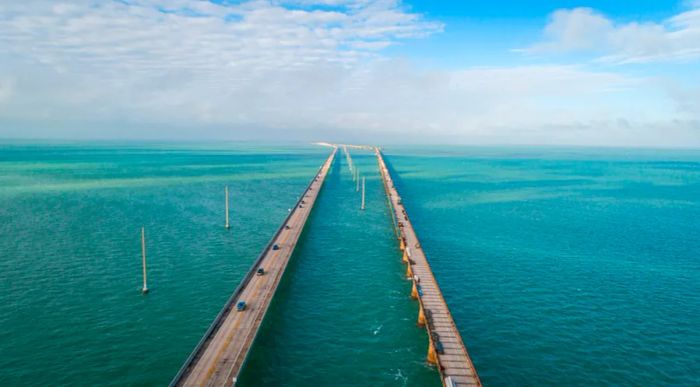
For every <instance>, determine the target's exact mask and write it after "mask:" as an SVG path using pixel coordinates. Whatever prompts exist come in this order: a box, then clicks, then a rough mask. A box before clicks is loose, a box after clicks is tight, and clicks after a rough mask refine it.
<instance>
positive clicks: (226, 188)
mask: <svg viewBox="0 0 700 387" xmlns="http://www.w3.org/2000/svg"><path fill="white" fill-rule="evenodd" d="M224 192H225V194H226V210H225V212H226V225H225V226H224V227H226V229H229V228H231V225H230V224H229V222H228V186H225V187H224Z"/></svg>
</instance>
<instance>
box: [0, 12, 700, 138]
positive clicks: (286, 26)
mask: <svg viewBox="0 0 700 387" xmlns="http://www.w3.org/2000/svg"><path fill="white" fill-rule="evenodd" d="M0 138H24V139H90V140H95V139H97V140H108V139H116V140H120V139H148V140H196V141H207V140H255V141H257V140H261V141H338V142H359V143H413V144H477V145H478V144H489V145H531V144H537V145H584V146H633V147H634V146H640V147H700V0H680V1H670V0H668V1H665V0H653V1H652V0H637V1H632V0H630V1H625V0H618V1H604V0H595V1H594V0H591V1H587V2H583V1H573V0H529V1H526V0H521V1H498V0H491V1H486V0H470V1H432V0H413V1H410V0H407V1H392V0H378V1H373V0H290V1H283V0H279V1H271V0H267V1H264V0H251V1H225V0H218V1H195V0H118V1H117V0H115V1H109V0H100V1H96V0H94V1H90V0H73V1H68V2H60V1H49V0H25V1H0Z"/></svg>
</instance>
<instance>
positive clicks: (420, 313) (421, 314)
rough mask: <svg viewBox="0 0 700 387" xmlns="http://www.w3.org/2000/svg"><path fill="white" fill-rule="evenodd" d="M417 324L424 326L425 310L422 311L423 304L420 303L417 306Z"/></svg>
mask: <svg viewBox="0 0 700 387" xmlns="http://www.w3.org/2000/svg"><path fill="white" fill-rule="evenodd" d="M418 326H419V327H424V326H425V312H424V311H423V305H420V306H419V307H418Z"/></svg>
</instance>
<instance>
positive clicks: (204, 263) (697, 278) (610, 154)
mask: <svg viewBox="0 0 700 387" xmlns="http://www.w3.org/2000/svg"><path fill="white" fill-rule="evenodd" d="M327 153H328V149H327V148H318V147H310V146H309V147H304V146H294V147H272V146H259V145H241V144H218V145H215V146H214V145H209V144H200V145H192V144H181V145H175V144H126V145H124V144H79V143H78V144H21V143H13V144H4V145H0V203H1V204H2V205H1V206H0V273H2V274H0V370H2V371H0V385H56V384H64V385H65V384H73V385H75V384H77V385H96V384H100V385H125V384H129V385H163V384H166V383H167V382H168V381H169V380H170V379H171V378H172V376H173V375H174V374H175V373H176V372H177V369H178V368H179V367H180V365H181V363H182V361H183V360H184V359H185V358H186V357H187V355H188V354H189V352H190V351H191V350H192V348H193V347H194V345H195V344H196V342H197V341H198V340H199V339H200V337H201V335H202V334H203V332H204V331H205V330H206V328H207V326H208V325H209V324H210V322H211V320H212V319H213V318H214V316H215V315H216V313H218V311H219V309H220V308H221V306H222V305H223V303H224V302H225V300H226V299H227V298H228V296H229V294H230V292H231V291H232V290H233V289H234V288H235V286H236V285H237V283H238V281H239V280H240V278H241V277H242V276H243V274H244V273H245V271H246V270H247V269H248V266H249V264H250V263H251V262H252V261H253V260H254V259H255V257H256V256H257V254H258V253H259V251H260V250H261V249H262V247H263V246H264V245H265V243H266V242H267V240H268V239H269V237H270V236H271V235H272V233H273V232H274V230H275V228H276V227H277V226H278V225H279V222H280V221H281V220H282V219H283V218H284V216H285V215H286V212H287V208H288V207H289V206H290V205H291V204H293V203H294V201H295V200H296V198H297V195H298V194H299V193H300V192H301V191H302V189H303V188H304V187H305V185H306V184H307V183H308V181H309V179H310V178H311V177H312V176H313V174H314V173H315V171H316V170H317V168H318V167H319V165H320V164H321V163H322V161H323V160H324V159H325V157H326V155H327ZM386 154H387V161H388V163H389V165H390V167H391V168H393V169H394V170H395V171H396V172H397V173H398V175H395V176H394V177H395V181H396V184H397V186H398V188H399V189H400V192H401V194H402V196H403V197H404V203H405V204H406V206H407V209H408V211H409V214H410V215H411V217H412V220H413V223H414V226H415V227H416V229H417V231H418V233H419V235H420V237H421V240H422V243H423V246H424V249H425V251H426V253H427V255H428V258H429V259H430V260H431V263H432V265H433V269H434V271H435V275H436V277H437V279H438V281H439V282H440V285H441V287H442V289H443V292H444V294H445V297H446V299H447V301H448V303H449V304H450V306H451V309H452V312H453V315H454V317H455V320H456V322H457V325H458V327H459V328H460V330H461V331H462V334H463V337H464V341H465V342H466V344H467V346H468V347H469V351H470V354H471V355H472V358H473V360H474V362H475V365H476V367H477V370H478V371H479V373H480V375H481V378H482V381H483V382H484V383H485V385H490V386H508V385H590V384H603V385H646V384H649V383H654V384H662V385H688V386H691V385H698V384H700V365H699V364H700V361H699V360H700V333H698V330H697V327H699V326H700V313H698V311H699V310H700V152H697V151H630V150H623V149H610V150H596V149H554V148H529V149H528V148H518V149H505V148H457V147H451V148H446V147H443V148H433V149H420V150H419V149H411V148H395V147H393V148H392V147H388V148H387V149H386ZM353 159H354V160H355V163H356V165H358V166H359V168H360V169H361V170H362V171H364V173H365V174H366V176H367V178H368V180H367V210H366V211H364V212H363V211H359V209H358V208H359V205H360V198H359V195H358V194H357V193H356V192H355V191H354V186H353V183H352V179H351V176H350V173H349V171H348V168H347V165H346V163H345V160H344V158H343V156H342V154H339V155H338V158H337V159H336V164H335V165H334V167H333V170H332V172H331V173H330V174H329V176H328V178H327V181H326V185H325V187H324V191H323V193H322V195H321V196H320V197H319V200H318V202H317V203H316V206H317V207H316V208H315V209H314V212H313V213H312V216H311V217H310V219H309V223H308V225H307V229H306V231H305V233H304V235H303V236H302V238H301V240H300V243H299V246H298V249H297V251H296V252H295V254H294V256H293V259H292V261H291V263H290V266H289V268H288V272H287V274H286V275H285V277H284V279H283V282H282V284H281V287H280V289H279V293H278V296H277V297H276V298H275V299H274V301H273V304H272V307H271V309H270V310H269V312H268V315H267V318H266V320H265V322H264V323H263V327H262V329H261V333H260V336H259V337H258V340H257V341H256V344H255V346H254V347H253V350H252V352H251V356H250V358H249V361H248V363H247V365H246V368H245V369H244V372H243V375H242V383H241V384H242V385H250V386H252V385H285V386H286V385H291V386H307V385H310V384H316V383H319V384H325V385H408V386H431V385H432V386H438V385H439V379H438V376H437V372H436V371H435V370H434V369H433V368H431V367H429V366H427V365H425V362H424V357H425V350H426V347H427V338H426V337H425V333H424V331H423V330H422V329H419V328H418V327H416V325H415V318H416V313H417V307H416V305H415V302H414V301H412V300H410V298H409V297H408V295H409V291H410V286H409V283H408V282H407V281H405V280H404V279H403V266H402V264H401V263H400V255H399V253H398V249H397V246H396V242H395V240H394V239H393V238H392V231H391V227H390V220H389V216H388V211H387V209H386V205H385V202H384V200H385V199H384V196H383V191H382V188H381V182H380V180H379V176H378V173H377V170H376V161H375V159H374V157H373V156H372V155H371V154H370V153H369V152H364V153H363V152H353ZM225 184H228V185H229V187H230V189H231V198H232V199H231V203H232V218H231V221H232V228H231V230H230V231H226V230H225V229H224V228H223V221H224V219H223V186H224V185H225ZM141 225H144V226H145V227H146V232H147V244H148V251H149V285H150V288H151V293H150V294H148V295H147V296H142V295H141V294H140V293H139V288H140V280H141V278H140V245H139V242H140V241H139V236H140V235H139V228H140V227H141Z"/></svg>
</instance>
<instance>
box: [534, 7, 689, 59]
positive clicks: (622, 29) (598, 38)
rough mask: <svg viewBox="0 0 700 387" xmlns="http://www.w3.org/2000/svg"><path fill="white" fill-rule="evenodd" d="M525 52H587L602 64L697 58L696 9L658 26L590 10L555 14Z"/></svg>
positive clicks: (577, 9)
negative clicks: (539, 38) (540, 38)
mask: <svg viewBox="0 0 700 387" xmlns="http://www.w3.org/2000/svg"><path fill="white" fill-rule="evenodd" d="M520 51H524V52H529V53H552V52H553V53H563V52H591V53H594V54H596V55H598V59H599V60H600V61H603V62H612V63H643V62H656V61H665V62H668V61H689V60H696V59H698V58H700V6H697V5H696V6H695V8H692V9H690V10H688V11H685V12H682V13H680V14H678V15H675V16H673V17H671V18H669V19H666V20H664V21H662V22H660V23H655V22H642V23H640V22H630V23H618V24H616V23H615V22H614V21H612V20H610V19H609V18H607V17H606V16H604V15H602V14H600V13H598V12H596V11H594V10H592V9H590V8H575V9H564V10H558V11H555V12H554V13H553V14H552V15H551V16H550V21H549V23H548V24H547V26H546V27H545V29H544V40H543V41H542V42H539V43H536V44H534V45H532V46H530V47H528V48H526V49H523V50H520Z"/></svg>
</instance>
